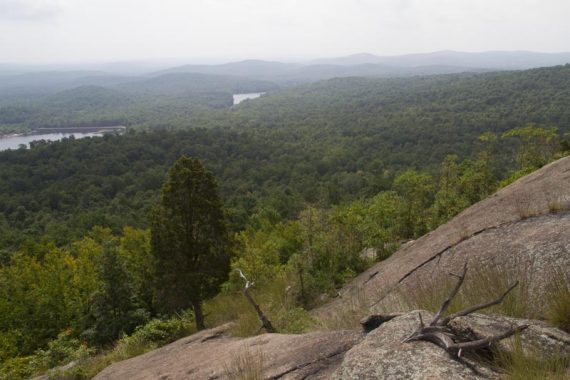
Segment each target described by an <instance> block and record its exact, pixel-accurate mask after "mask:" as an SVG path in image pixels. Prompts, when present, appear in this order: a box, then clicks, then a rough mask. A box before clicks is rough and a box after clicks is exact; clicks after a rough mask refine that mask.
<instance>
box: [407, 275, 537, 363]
mask: <svg viewBox="0 0 570 380" xmlns="http://www.w3.org/2000/svg"><path fill="white" fill-rule="evenodd" d="M466 274H467V264H465V265H464V266H463V272H462V273H461V275H455V274H453V273H451V275H452V276H455V277H457V278H458V281H457V284H456V285H455V287H454V288H453V290H452V291H451V293H450V294H449V296H448V297H447V298H446V299H445V301H443V303H442V304H441V306H440V308H439V310H438V311H437V313H436V314H435V316H434V318H433V320H432V321H431V322H430V323H429V325H427V326H426V325H425V324H424V322H423V320H422V316H421V314H420V325H419V327H418V328H417V329H416V330H415V331H414V332H413V333H412V334H411V335H410V336H409V337H407V338H406V339H404V340H403V343H406V342H412V341H419V340H424V341H428V342H432V343H435V344H437V345H438V346H440V347H441V348H443V349H444V350H446V351H447V352H449V353H451V354H453V355H457V356H458V357H460V356H461V354H462V352H463V351H466V350H478V349H482V348H487V347H490V346H491V345H493V344H494V343H496V342H498V341H500V340H502V339H505V338H508V337H510V336H512V335H514V334H516V333H519V332H521V331H523V330H525V329H526V328H527V327H528V325H521V326H514V327H511V328H509V329H508V330H507V331H505V332H503V333H500V334H497V335H493V336H491V337H488V338H483V339H477V340H472V341H466V342H465V341H463V342H462V341H461V338H460V337H458V336H457V335H456V334H455V333H454V332H453V330H452V328H451V327H450V326H449V323H450V322H451V321H452V320H454V319H455V318H458V317H464V316H467V315H469V314H471V313H474V312H475V311H478V310H482V309H486V308H488V307H491V306H494V305H498V304H500V303H501V302H503V300H504V299H505V297H506V296H507V295H508V294H509V293H510V292H511V291H512V290H513V289H514V288H515V287H516V286H517V285H518V281H517V282H515V283H514V284H513V285H511V286H510V287H509V288H508V289H507V290H506V291H505V292H504V293H503V294H502V295H501V296H500V297H499V298H497V299H495V300H493V301H490V302H485V303H482V304H479V305H474V306H470V307H468V308H466V309H464V310H461V311H459V312H457V313H454V314H451V315H449V316H447V317H446V318H444V319H441V316H442V315H443V314H444V313H445V312H446V311H447V309H448V308H449V305H450V304H451V302H452V301H453V299H454V298H455V296H456V295H457V293H458V292H459V289H460V288H461V285H463V281H464V280H465V275H466Z"/></svg>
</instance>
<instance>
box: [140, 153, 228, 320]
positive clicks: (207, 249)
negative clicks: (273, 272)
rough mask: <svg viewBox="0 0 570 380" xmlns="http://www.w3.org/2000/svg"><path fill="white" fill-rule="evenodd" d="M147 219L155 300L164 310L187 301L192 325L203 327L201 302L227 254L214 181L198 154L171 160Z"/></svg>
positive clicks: (223, 273)
mask: <svg viewBox="0 0 570 380" xmlns="http://www.w3.org/2000/svg"><path fill="white" fill-rule="evenodd" d="M151 224H152V228H151V231H152V235H151V236H152V237H151V247H152V252H153V254H154V256H155V258H156V277H157V285H156V289H157V294H156V297H157V298H156V302H157V304H158V305H159V307H160V308H161V309H163V310H166V311H176V310H182V309H184V308H187V307H192V309H193V310H194V314H195V318H196V327H197V328H198V329H203V328H204V320H203V315H202V309H201V303H202V301H204V300H205V299H207V298H209V297H213V296H214V295H216V294H217V293H218V291H219V286H220V285H221V284H222V283H223V282H224V281H225V280H226V279H227V276H228V272H229V264H230V256H229V252H228V235H227V231H226V223H225V220H224V213H223V210H222V202H221V199H220V196H219V194H218V185H217V182H216V180H215V178H214V176H213V174H212V173H210V172H209V171H207V170H206V169H205V168H204V166H203V165H202V163H201V162H200V161H199V160H197V159H192V158H189V157H187V156H182V157H181V158H180V159H179V160H178V161H176V163H175V164H174V166H173V167H172V169H170V171H169V173H168V177H167V179H166V182H165V183H164V186H163V187H162V195H161V200H160V202H159V204H158V205H157V206H156V208H155V209H154V210H153V212H152V216H151Z"/></svg>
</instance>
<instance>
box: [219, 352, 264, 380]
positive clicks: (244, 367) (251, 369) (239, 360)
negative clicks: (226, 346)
mask: <svg viewBox="0 0 570 380" xmlns="http://www.w3.org/2000/svg"><path fill="white" fill-rule="evenodd" d="M224 375H225V376H226V377H227V378H228V379H230V380H262V379H263V353H262V352H261V351H260V350H257V351H255V352H252V351H251V350H250V349H249V347H246V346H243V348H242V349H240V350H239V352H237V353H236V354H235V355H234V357H233V358H232V359H231V360H230V362H229V363H224Z"/></svg>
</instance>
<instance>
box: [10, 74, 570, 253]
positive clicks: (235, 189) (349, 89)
mask: <svg viewBox="0 0 570 380" xmlns="http://www.w3.org/2000/svg"><path fill="white" fill-rule="evenodd" d="M569 88H570V66H563V67H555V68H546V69H536V70H530V71H523V72H512V73H493V74H481V75H458V76H456V75H446V76H436V77H425V78H424V77H419V78H406V79H363V78H345V79H334V80H330V81H325V82H321V83H317V84H313V85H307V86H304V87H299V88H294V89H289V90H284V91H282V92H279V93H275V94H272V95H271V96H267V97H263V98H261V99H259V100H257V101H255V102H246V103H244V104H243V105H240V106H239V107H235V108H232V109H226V110H219V111H214V112H211V113H205V114H202V116H201V117H199V118H196V119H194V120H190V121H188V120H186V119H185V118H184V117H181V120H185V121H184V122H180V123H179V124H176V123H174V125H177V126H178V127H182V126H184V125H186V128H176V130H170V129H172V128H170V129H164V128H162V129H160V130H149V131H136V130H135V131H133V132H132V133H129V134H128V135H126V136H122V137H117V136H105V137H104V138H102V139H82V140H72V139H68V140H64V141H61V142H56V143H50V144H48V143H43V142H37V143H36V144H35V146H34V148H33V149H31V150H18V151H9V152H2V153H0V178H1V179H2V181H1V182H0V191H1V195H0V211H1V212H2V219H1V220H0V226H2V227H1V228H2V231H3V233H2V235H1V236H2V240H3V247H4V250H6V249H7V248H6V247H10V248H13V247H15V246H16V245H17V244H18V243H21V242H22V241H23V240H24V239H25V237H26V236H29V237H33V238H36V237H38V236H42V235H48V236H51V238H52V239H55V240H56V241H57V242H58V243H60V244H62V243H65V242H67V241H69V239H70V238H78V237H80V236H82V235H83V234H84V233H85V232H86V231H89V229H90V228H91V227H93V226H95V225H102V226H108V227H111V228H112V229H113V230H114V231H116V232H117V231H119V230H120V229H121V228H122V226H123V225H132V226H137V227H144V226H146V225H147V224H146V223H147V221H146V213H147V210H148V206H149V204H150V203H151V202H152V199H153V197H155V196H156V194H157V192H158V189H159V187H160V184H161V183H162V180H163V178H164V174H165V172H166V170H167V168H168V167H169V166H170V165H171V164H172V163H173V162H174V161H175V160H176V159H177V158H178V157H179V156H180V155H182V154H187V155H190V156H194V157H198V158H200V159H202V160H203V161H204V162H205V164H206V166H207V167H208V168H209V169H210V170H212V171H213V172H214V173H215V175H216V176H217V177H218V178H219V179H220V181H221V186H222V196H223V197H224V199H225V200H226V204H227V206H228V207H229V208H230V212H231V214H232V215H231V218H232V221H233V223H234V225H235V229H236V230H239V229H241V228H243V226H244V225H245V222H246V220H247V218H248V216H249V215H250V214H251V213H252V212H253V211H254V210H255V209H256V207H257V206H259V205H263V204H267V205H271V207H273V208H274V209H276V210H277V211H278V212H279V214H280V215H281V216H282V217H286V218H290V217H294V216H295V215H297V214H298V212H299V211H300V210H301V209H303V208H304V207H305V206H306V205H307V204H318V205H322V206H329V205H334V204H340V203H343V202H346V201H351V200H355V199H359V198H360V197H370V196H373V195H375V194H376V193H378V192H379V191H382V190H386V189H389V188H391V185H392V181H393V179H394V177H395V176H396V175H397V174H398V173H399V172H401V171H403V170H405V169H407V168H414V169H416V170H427V171H428V172H430V173H431V174H434V173H436V171H437V168H438V166H439V164H440V163H441V162H442V161H443V160H444V158H445V157H446V156H447V155H449V154H456V155H458V156H459V157H461V158H468V157H471V156H472V155H473V154H474V153H475V152H476V151H477V150H478V149H481V147H482V143H480V142H478V141H477V137H478V136H479V135H480V134H482V133H484V132H493V133H497V134H500V133H502V132H504V131H506V130H509V129H513V128H516V127H520V126H523V125H525V124H527V123H536V124H537V125H539V126H542V127H545V128H550V127H557V128H558V131H559V133H560V134H564V133H566V132H568V131H569V130H570V113H569V112H570V111H569V110H568V107H567V104H569V103H570V90H569ZM77 91H79V90H77ZM105 91H108V90H105ZM118 94H119V93H117V94H115V95H116V96H119V95H118ZM77 101H79V102H81V101H83V100H82V98H81V97H77ZM124 101H125V102H128V100H124ZM85 102H88V103H90V104H98V103H91V100H85ZM111 103H112V104H118V105H120V104H122V103H120V101H119V100H117V101H116V102H111ZM63 104H65V103H63ZM104 104H108V103H106V102H104ZM61 115H62V117H63V115H66V113H61ZM170 120H172V119H170ZM153 125H155V126H158V125H163V124H162V123H159V122H157V124H153ZM514 148H515V145H514V144H512V143H511V142H509V140H500V141H499V142H498V143H497V144H496V145H495V146H494V149H495V150H496V152H495V153H496V155H497V163H496V164H495V167H494V170H495V171H497V173H495V174H496V175H497V176H504V175H505V174H504V173H505V171H507V170H509V169H512V168H514V162H513V159H512V157H513V155H512V149H514Z"/></svg>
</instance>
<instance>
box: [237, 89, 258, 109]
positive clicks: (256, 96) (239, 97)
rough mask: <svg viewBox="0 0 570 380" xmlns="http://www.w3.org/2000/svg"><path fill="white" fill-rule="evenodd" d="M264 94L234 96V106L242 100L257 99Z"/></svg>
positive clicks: (254, 93)
mask: <svg viewBox="0 0 570 380" xmlns="http://www.w3.org/2000/svg"><path fill="white" fill-rule="evenodd" d="M264 94H265V92H251V93H249V94H234V106H235V105H238V104H240V103H241V102H243V101H244V100H247V99H255V98H259V97H260V96H261V95H264Z"/></svg>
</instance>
